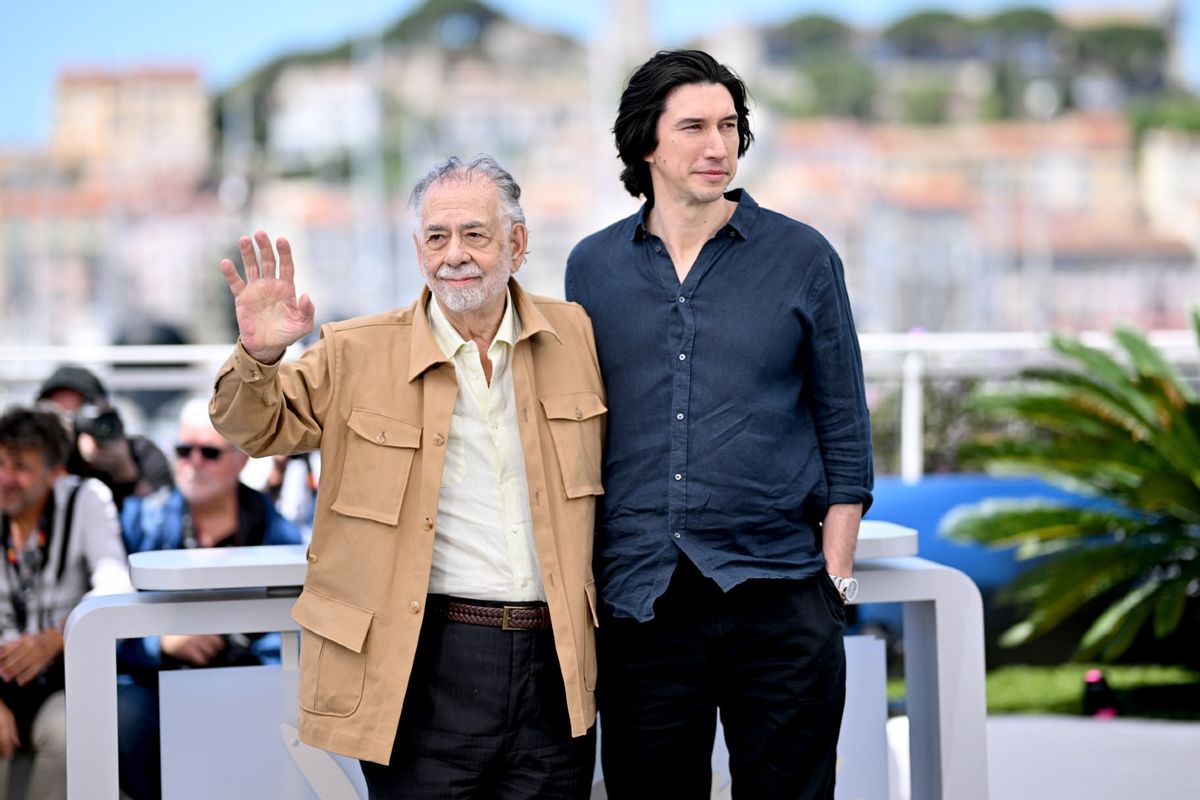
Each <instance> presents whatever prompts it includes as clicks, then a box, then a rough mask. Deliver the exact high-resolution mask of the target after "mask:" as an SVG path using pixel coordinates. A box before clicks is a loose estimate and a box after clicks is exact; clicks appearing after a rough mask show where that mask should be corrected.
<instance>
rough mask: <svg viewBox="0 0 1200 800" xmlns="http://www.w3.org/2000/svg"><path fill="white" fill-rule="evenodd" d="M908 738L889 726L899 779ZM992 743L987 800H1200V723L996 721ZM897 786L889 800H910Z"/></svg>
mask: <svg viewBox="0 0 1200 800" xmlns="http://www.w3.org/2000/svg"><path fill="white" fill-rule="evenodd" d="M907 734H908V723H907V720H906V719H905V718H903V717H900V718H896V719H893V720H891V721H889V723H888V743H889V750H890V751H891V752H890V755H891V756H892V757H893V763H892V764H891V765H890V766H891V770H890V773H891V775H892V776H894V777H900V776H901V775H903V776H905V777H906V776H907V763H905V762H906V761H907V756H908V752H907ZM987 738H988V787H989V800H1042V798H1045V799H1046V800H1142V798H1153V800H1200V723H1195V722H1160V721H1150V720H1135V719H1120V718H1118V719H1111V720H1097V719H1091V718H1088V717H1057V716H1025V715H1021V716H1018V715H1013V716H993V717H989V718H988V729H987ZM899 782H902V781H896V780H892V781H891V782H890V783H891V784H892V785H893V788H892V793H891V797H890V800H908V798H909V795H908V793H907V792H902V791H897V790H896V789H895V787H894V784H896V783H899ZM911 800H921V798H911ZM948 800H974V798H948Z"/></svg>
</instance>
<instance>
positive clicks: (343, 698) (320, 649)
mask: <svg viewBox="0 0 1200 800" xmlns="http://www.w3.org/2000/svg"><path fill="white" fill-rule="evenodd" d="M374 616H375V614H374V612H372V611H370V610H368V609H365V608H359V607H358V606H353V605H350V604H349V603H343V602H342V601H340V600H335V599H333V598H332V597H326V596H325V595H323V594H320V593H319V592H314V591H313V590H312V589H305V590H304V591H303V592H301V594H300V597H299V598H298V599H297V600H296V604H295V605H294V606H292V619H294V620H296V622H298V623H300V706H301V707H302V708H304V709H305V710H306V711H311V712H312V713H314V714H322V715H325V716H331V717H348V716H350V715H351V714H353V713H354V712H355V711H357V710H358V706H359V704H360V703H361V702H362V695H363V684H364V679H365V677H366V671H367V654H366V652H365V645H366V642H367V631H368V630H370V627H371V620H372V619H373V618H374Z"/></svg>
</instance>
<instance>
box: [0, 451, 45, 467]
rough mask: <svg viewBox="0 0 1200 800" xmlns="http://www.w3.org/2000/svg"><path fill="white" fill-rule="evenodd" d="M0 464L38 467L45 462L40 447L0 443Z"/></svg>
mask: <svg viewBox="0 0 1200 800" xmlns="http://www.w3.org/2000/svg"><path fill="white" fill-rule="evenodd" d="M0 464H6V465H10V466H20V467H25V468H27V469H38V468H39V467H43V466H45V464H46V456H45V455H44V454H43V453H42V451H41V449H40V448H37V447H27V446H23V445H0Z"/></svg>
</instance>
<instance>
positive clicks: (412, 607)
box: [408, 600, 421, 614]
mask: <svg viewBox="0 0 1200 800" xmlns="http://www.w3.org/2000/svg"><path fill="white" fill-rule="evenodd" d="M420 610H421V604H420V603H418V602H417V601H416V600H413V601H412V602H411V603H409V604H408V613H410V614H416V613H417V612H418V611H420Z"/></svg>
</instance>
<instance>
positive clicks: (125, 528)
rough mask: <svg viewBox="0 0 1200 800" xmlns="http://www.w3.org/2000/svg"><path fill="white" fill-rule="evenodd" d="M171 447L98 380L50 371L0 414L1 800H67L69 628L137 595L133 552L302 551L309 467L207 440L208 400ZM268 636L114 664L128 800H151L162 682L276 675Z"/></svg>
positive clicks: (162, 642) (221, 639)
mask: <svg viewBox="0 0 1200 800" xmlns="http://www.w3.org/2000/svg"><path fill="white" fill-rule="evenodd" d="M178 417H179V423H178V428H177V429H176V433H175V436H174V438H173V441H172V442H170V444H169V445H168V447H167V452H166V453H164V451H163V449H162V447H160V444H166V443H165V442H161V443H156V442H155V441H153V440H151V439H150V438H149V437H147V436H145V435H143V434H142V433H139V432H138V431H134V430H130V429H128V428H127V427H126V424H125V421H124V419H123V417H122V414H121V413H120V411H119V409H118V407H117V405H116V404H114V402H113V398H112V397H110V395H109V393H108V391H107V389H106V387H105V386H104V384H103V382H102V381H101V380H100V379H99V378H98V377H97V376H96V375H95V374H94V373H93V372H91V371H89V370H88V369H85V368H83V367H81V366H74V365H67V366H62V367H60V368H59V369H57V370H56V371H55V372H54V373H53V374H51V375H50V376H49V377H48V378H47V379H46V380H45V381H44V382H43V383H42V385H41V386H40V388H39V389H38V392H37V396H36V397H35V398H32V400H31V402H30V403H28V404H26V405H17V406H11V407H9V408H8V409H5V410H4V411H3V412H2V413H0V535H2V536H3V544H4V568H3V571H2V574H0V797H6V798H14V800H15V798H20V797H25V798H27V800H57V799H58V798H64V799H65V798H66V796H67V790H66V705H65V694H64V671H63V628H64V625H65V623H66V620H67V617H68V616H69V615H70V613H71V611H72V609H73V608H74V607H75V606H76V605H77V604H78V603H79V602H80V601H81V600H83V599H84V598H86V597H90V596H95V595H103V594H119V593H125V592H133V591H135V589H134V588H133V585H132V583H131V582H130V574H129V561H128V556H129V555H130V554H132V553H141V552H147V551H152V550H173V549H189V548H198V547H204V548H211V547H245V546H270V545H286V544H299V543H303V542H306V541H307V539H308V536H309V532H310V526H311V523H312V514H313V508H314V506H315V496H316V491H317V480H318V475H319V469H320V464H319V460H318V457H317V456H316V455H311V456H300V457H281V458H276V459H267V460H265V461H264V462H262V463H258V464H256V465H255V467H256V468H252V469H248V468H247V464H248V462H249V459H248V457H247V456H246V454H245V453H243V452H242V451H240V450H238V449H237V448H236V447H234V446H233V445H232V444H231V443H229V442H228V441H227V440H226V439H225V438H224V437H222V436H221V435H220V434H219V433H217V432H216V431H215V430H214V429H213V427H212V425H211V423H210V422H209V418H208V402H207V399H206V398H199V397H196V398H191V399H188V400H186V401H185V402H183V403H182V406H181V407H180V410H179V415H178ZM279 650H280V639H279V635H278V634H277V633H260V634H254V633H251V634H233V635H196V636H162V637H154V638H147V639H142V640H134V641H126V642H123V643H122V644H121V646H120V647H119V649H118V653H117V663H118V672H119V673H120V674H119V677H118V681H119V686H118V708H119V752H120V777H121V789H122V793H123V797H125V798H126V800H146V799H147V798H158V797H160V796H161V778H160V765H159V712H158V674H159V672H160V671H162V670H169V669H188V668H193V667H219V666H247V665H257V664H271V663H278V661H279V658H280V653H279Z"/></svg>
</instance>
